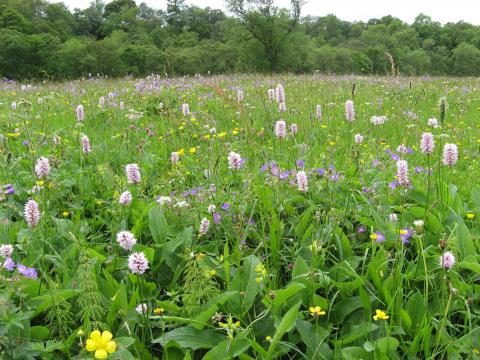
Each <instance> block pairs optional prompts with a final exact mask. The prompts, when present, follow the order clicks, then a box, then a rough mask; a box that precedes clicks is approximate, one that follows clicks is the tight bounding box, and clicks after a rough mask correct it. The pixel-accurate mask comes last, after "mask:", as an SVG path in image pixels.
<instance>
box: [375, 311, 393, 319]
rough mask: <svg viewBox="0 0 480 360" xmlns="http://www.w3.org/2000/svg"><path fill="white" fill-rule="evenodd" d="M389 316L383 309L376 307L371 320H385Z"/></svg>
mask: <svg viewBox="0 0 480 360" xmlns="http://www.w3.org/2000/svg"><path fill="white" fill-rule="evenodd" d="M389 317H390V316H387V313H386V312H385V311H383V310H379V309H377V310H375V315H373V320H387V319H388V318H389Z"/></svg>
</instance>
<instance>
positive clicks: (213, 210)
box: [208, 204, 217, 214]
mask: <svg viewBox="0 0 480 360" xmlns="http://www.w3.org/2000/svg"><path fill="white" fill-rule="evenodd" d="M215 211H217V207H216V206H215V205H213V204H211V205H208V212H209V213H210V214H213V213H214V212H215Z"/></svg>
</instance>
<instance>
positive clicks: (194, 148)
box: [189, 146, 197, 154]
mask: <svg viewBox="0 0 480 360" xmlns="http://www.w3.org/2000/svg"><path fill="white" fill-rule="evenodd" d="M189 152H190V154H195V153H196V152H197V147H196V146H194V147H191V148H190V150H189Z"/></svg>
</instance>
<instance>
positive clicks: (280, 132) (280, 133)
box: [275, 120, 287, 138]
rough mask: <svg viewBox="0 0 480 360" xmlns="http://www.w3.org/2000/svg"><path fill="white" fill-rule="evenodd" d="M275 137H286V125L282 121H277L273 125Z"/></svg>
mask: <svg viewBox="0 0 480 360" xmlns="http://www.w3.org/2000/svg"><path fill="white" fill-rule="evenodd" d="M275 136H276V137H278V138H284V137H286V136H287V123H286V122H285V121H283V120H278V121H277V122H276V123H275Z"/></svg>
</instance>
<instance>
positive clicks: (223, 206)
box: [220, 203, 230, 211]
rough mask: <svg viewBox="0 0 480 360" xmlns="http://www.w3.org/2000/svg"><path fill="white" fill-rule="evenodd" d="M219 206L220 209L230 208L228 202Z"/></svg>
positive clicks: (226, 209)
mask: <svg viewBox="0 0 480 360" xmlns="http://www.w3.org/2000/svg"><path fill="white" fill-rule="evenodd" d="M220 208H221V209H222V210H225V211H228V210H230V204H229V203H223V205H222V206H221V207H220Z"/></svg>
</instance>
